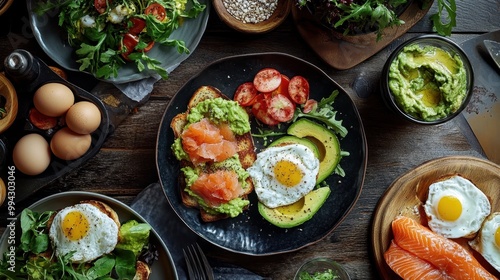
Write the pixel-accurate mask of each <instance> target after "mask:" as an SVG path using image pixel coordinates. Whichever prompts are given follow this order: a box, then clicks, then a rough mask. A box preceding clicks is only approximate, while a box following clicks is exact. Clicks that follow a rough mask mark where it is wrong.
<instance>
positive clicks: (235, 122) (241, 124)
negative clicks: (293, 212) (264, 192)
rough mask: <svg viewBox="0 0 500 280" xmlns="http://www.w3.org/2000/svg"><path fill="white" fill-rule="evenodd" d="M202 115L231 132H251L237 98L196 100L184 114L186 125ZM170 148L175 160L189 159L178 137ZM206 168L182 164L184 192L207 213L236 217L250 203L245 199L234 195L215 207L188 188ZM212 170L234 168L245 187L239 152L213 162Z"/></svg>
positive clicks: (244, 112) (243, 170)
mask: <svg viewBox="0 0 500 280" xmlns="http://www.w3.org/2000/svg"><path fill="white" fill-rule="evenodd" d="M203 118H208V119H209V120H210V121H211V122H213V123H215V124H218V123H227V124H229V127H230V128H231V130H232V131H233V133H234V134H237V135H242V134H245V133H247V132H250V129H251V128H250V120H249V117H248V114H247V112H246V111H245V110H244V109H243V108H242V107H241V106H239V105H238V103H237V102H236V101H232V100H227V99H223V98H214V99H208V100H205V101H202V102H200V103H198V104H197V105H196V106H195V107H193V108H191V109H190V111H189V114H188V116H187V121H188V123H187V125H190V124H193V123H196V122H199V121H200V120H202V119H203ZM172 151H173V153H174V155H175V156H176V158H177V159H178V160H189V156H188V154H187V153H186V152H185V151H184V150H183V148H182V140H181V138H180V137H179V138H177V139H175V140H174V143H173V144H172ZM203 168H205V167H204V166H200V167H194V168H193V167H189V166H188V167H184V168H181V172H183V174H184V176H185V178H186V188H185V191H186V192H187V193H188V194H189V195H190V196H192V197H194V198H196V199H197V201H198V203H199V205H200V206H201V207H203V209H204V210H205V211H206V212H208V213H210V214H227V215H229V216H230V217H236V216H238V215H239V214H241V213H242V212H243V208H245V207H246V206H247V205H248V204H250V202H249V201H248V200H246V199H242V198H236V199H233V200H231V201H229V202H227V203H223V204H221V205H219V206H218V207H216V208H213V207H210V206H208V205H207V203H205V201H204V200H203V199H202V198H201V197H200V196H198V195H197V194H196V193H194V192H192V191H191V190H190V189H189V186H191V185H192V184H193V183H194V182H195V181H196V179H198V176H199V174H200V172H201V171H202V170H203ZM211 168H213V169H228V170H233V171H234V172H236V174H237V175H238V180H239V181H240V183H241V184H242V187H243V188H246V187H247V182H246V179H247V178H248V176H249V175H248V172H247V171H246V170H245V169H244V168H243V167H242V166H241V163H240V160H239V157H238V154H235V155H234V156H232V157H230V158H228V159H226V160H224V161H222V162H218V163H213V164H212V165H211Z"/></svg>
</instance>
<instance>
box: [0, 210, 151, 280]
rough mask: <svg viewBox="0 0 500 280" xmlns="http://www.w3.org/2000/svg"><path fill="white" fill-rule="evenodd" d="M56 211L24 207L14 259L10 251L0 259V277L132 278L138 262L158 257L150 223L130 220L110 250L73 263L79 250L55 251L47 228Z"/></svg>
mask: <svg viewBox="0 0 500 280" xmlns="http://www.w3.org/2000/svg"><path fill="white" fill-rule="evenodd" d="M53 214H54V212H53V211H46V212H34V211H31V210H29V209H25V210H23V212H22V213H21V215H20V220H19V221H20V223H19V225H20V228H21V229H22V232H21V236H20V238H19V239H18V240H16V244H15V248H16V250H15V260H13V258H11V257H10V256H9V254H10V253H12V252H10V251H9V252H5V253H4V255H3V256H2V258H0V279H9V280H17V279H33V280H67V279H68V280H93V279H96V280H97V279H99V280H110V279H133V278H134V276H135V273H136V262H137V261H141V262H144V263H145V264H147V265H149V266H151V265H152V263H153V262H154V260H155V259H156V258H157V256H158V252H157V251H156V248H154V246H153V245H151V244H150V243H149V234H150V231H151V226H150V225H148V224H146V223H139V222H137V221H135V220H130V221H127V222H125V223H123V224H122V225H121V227H120V228H119V234H120V238H119V241H118V243H117V245H116V247H115V248H114V250H113V251H112V252H111V253H109V254H104V255H102V256H101V257H99V258H97V259H95V260H93V261H91V262H83V263H75V262H72V261H71V260H70V259H71V257H72V256H73V255H74V254H75V253H76V251H72V252H70V253H68V254H66V255H56V254H55V253H54V252H55V250H54V248H53V247H52V242H51V240H50V238H49V233H48V231H49V230H48V229H47V224H48V223H49V222H50V220H51V217H53ZM16 239H17V238H16ZM9 244H11V242H10V239H9ZM95 245H96V246H98V245H97V244H95ZM9 246H14V245H12V244H11V245H9Z"/></svg>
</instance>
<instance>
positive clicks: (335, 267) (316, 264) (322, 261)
mask: <svg viewBox="0 0 500 280" xmlns="http://www.w3.org/2000/svg"><path fill="white" fill-rule="evenodd" d="M329 271H331V273H332V275H333V276H334V277H333V278H332V279H335V280H350V279H351V278H350V277H349V274H347V271H346V270H345V269H344V268H343V267H342V266H341V265H340V264H339V263H337V262H336V261H334V260H332V259H329V258H326V257H321V258H315V259H311V260H308V261H307V262H305V263H304V264H302V266H301V267H300V268H299V270H297V273H296V274H295V277H294V280H300V279H304V274H306V275H307V274H309V275H310V276H314V275H315V274H318V273H327V272H329ZM301 276H302V277H303V278H301ZM305 279H310V278H305ZM312 279H314V278H312ZM322 279H323V278H322Z"/></svg>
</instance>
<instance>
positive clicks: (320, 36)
mask: <svg viewBox="0 0 500 280" xmlns="http://www.w3.org/2000/svg"><path fill="white" fill-rule="evenodd" d="M432 3H433V1H430V2H429V3H428V5H427V7H425V8H424V9H421V7H420V6H421V5H422V4H421V3H420V1H412V3H411V4H410V5H409V6H408V8H407V9H406V10H405V11H404V12H403V13H402V14H401V15H400V16H399V18H400V19H401V20H403V21H404V22H405V24H403V25H401V26H395V27H391V28H386V29H385V30H384V32H383V36H382V38H381V39H380V40H379V41H378V42H377V40H376V34H375V33H367V34H363V35H356V36H345V37H343V39H338V38H336V37H335V36H334V35H333V33H332V31H331V30H329V29H327V28H325V27H323V26H321V25H320V24H318V22H317V21H316V19H314V18H313V17H312V16H311V14H310V13H309V12H308V11H307V9H305V8H303V9H299V8H298V7H296V6H295V5H294V7H293V8H292V16H293V20H294V22H295V25H296V26H297V29H298V31H299V33H300V35H301V36H302V38H303V39H304V40H305V41H306V42H307V43H308V44H309V46H310V47H311V48H312V49H313V50H314V51H315V52H316V53H317V54H318V55H319V56H320V57H321V58H322V59H323V60H324V61H325V62H326V63H328V64H329V65H330V66H332V67H334V68H336V69H339V70H345V69H349V68H351V67H354V66H356V65H358V64H359V63H361V62H363V61H365V60H366V59H368V58H369V57H371V56H372V55H374V54H376V53H377V52H379V51H380V50H382V49H383V48H384V47H385V46H387V45H389V44H390V43H391V42H392V41H394V40H395V39H397V38H398V37H400V36H401V35H403V34H405V33H406V32H407V31H408V30H409V29H410V28H412V27H413V26H414V25H415V24H416V23H417V22H418V21H419V20H420V19H422V17H424V16H425V14H427V12H428V11H429V8H430V7H431V6H432Z"/></svg>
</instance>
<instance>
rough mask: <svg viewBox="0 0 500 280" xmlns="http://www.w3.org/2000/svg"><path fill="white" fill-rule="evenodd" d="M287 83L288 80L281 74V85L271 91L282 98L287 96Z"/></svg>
mask: <svg viewBox="0 0 500 280" xmlns="http://www.w3.org/2000/svg"><path fill="white" fill-rule="evenodd" d="M289 83H290V78H288V77H287V76H285V75H283V74H281V83H280V85H279V87H278V88H277V89H275V90H273V94H282V95H284V96H289V95H288V84H289Z"/></svg>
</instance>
